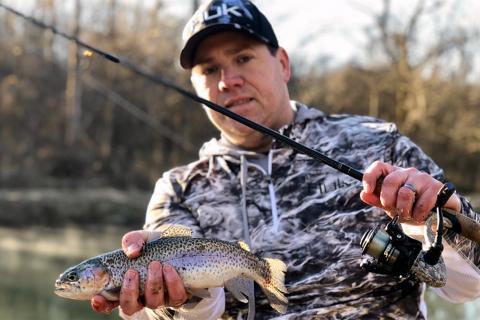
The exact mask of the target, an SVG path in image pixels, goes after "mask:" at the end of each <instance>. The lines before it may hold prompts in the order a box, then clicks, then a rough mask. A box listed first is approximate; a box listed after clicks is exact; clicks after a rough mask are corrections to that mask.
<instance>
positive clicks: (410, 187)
mask: <svg viewBox="0 0 480 320" xmlns="http://www.w3.org/2000/svg"><path fill="white" fill-rule="evenodd" d="M402 187H403V188H407V189H408V190H410V191H412V192H413V194H414V195H415V196H416V195H417V188H415V186H414V185H413V184H411V183H408V182H407V183H405V184H404V185H403V186H402Z"/></svg>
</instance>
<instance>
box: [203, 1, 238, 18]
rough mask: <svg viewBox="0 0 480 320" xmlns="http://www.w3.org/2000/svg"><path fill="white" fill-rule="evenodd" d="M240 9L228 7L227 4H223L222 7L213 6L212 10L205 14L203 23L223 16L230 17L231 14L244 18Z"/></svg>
mask: <svg viewBox="0 0 480 320" xmlns="http://www.w3.org/2000/svg"><path fill="white" fill-rule="evenodd" d="M239 9H240V7H238V6H231V7H227V4H225V3H222V5H221V6H212V7H210V10H208V11H206V12H204V13H203V21H209V20H213V19H217V18H219V17H221V16H228V15H230V14H231V15H235V16H237V17H242V16H243V14H242V13H241V12H240V11H238V10H239ZM211 10H212V11H213V13H210V11H211Z"/></svg>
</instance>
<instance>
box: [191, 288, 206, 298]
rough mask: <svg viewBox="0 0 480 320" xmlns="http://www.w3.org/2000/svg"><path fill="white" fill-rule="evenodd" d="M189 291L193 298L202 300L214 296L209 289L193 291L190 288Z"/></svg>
mask: <svg viewBox="0 0 480 320" xmlns="http://www.w3.org/2000/svg"><path fill="white" fill-rule="evenodd" d="M187 291H188V292H189V293H191V294H192V296H195V297H199V298H202V299H206V298H211V297H212V295H211V294H210V291H208V289H192V288H188V289H187Z"/></svg>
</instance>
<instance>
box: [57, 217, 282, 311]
mask: <svg viewBox="0 0 480 320" xmlns="http://www.w3.org/2000/svg"><path fill="white" fill-rule="evenodd" d="M155 260H156V261H160V262H161V263H162V264H163V263H165V264H170V265H171V266H173V267H174V268H175V269H176V270H177V272H178V274H179V275H180V277H181V278H182V280H183V283H184V285H185V288H186V289H187V290H188V291H190V292H192V293H193V294H194V295H195V292H202V290H203V289H208V288H214V287H225V289H227V290H228V291H230V292H231V293H232V295H233V296H234V297H235V298H236V299H238V300H239V301H241V302H247V299H246V297H251V294H252V292H251V290H252V289H253V281H255V282H257V283H258V285H259V286H260V287H261V289H262V291H263V292H264V293H265V295H266V296H267V298H268V301H269V303H270V305H271V307H272V308H273V309H275V310H276V311H277V312H279V313H285V312H286V310H287V304H288V300H287V298H286V297H285V295H284V293H286V292H287V290H286V288H285V284H284V281H285V274H284V273H285V271H286V266H285V264H284V263H283V262H282V261H281V260H278V259H269V258H265V259H262V258H259V257H258V256H256V255H254V254H252V253H251V252H250V251H249V248H248V246H247V245H246V244H245V243H244V242H242V241H239V242H228V241H222V240H216V239H203V238H192V237H191V230H190V229H188V228H186V227H183V226H175V227H174V228H173V229H172V228H167V230H166V232H165V233H162V237H161V238H159V239H157V240H153V241H151V242H148V243H146V244H145V246H144V247H143V250H142V254H141V255H140V256H139V257H138V258H135V259H129V258H128V257H127V256H126V255H125V254H124V252H123V250H121V249H119V250H115V251H111V252H107V253H104V254H101V255H99V256H96V257H93V258H90V259H87V260H85V261H83V262H81V263H80V264H78V265H76V266H74V267H71V268H69V269H67V270H66V271H65V272H64V273H62V274H61V275H60V276H59V278H58V279H57V280H56V282H55V293H56V294H57V295H59V296H61V297H64V298H68V299H75V300H90V299H91V298H92V297H93V296H94V295H97V294H100V295H102V296H104V297H105V298H107V299H108V300H110V301H116V300H118V299H119V293H120V287H121V286H122V282H123V277H124V275H125V273H126V271H127V270H128V269H130V268H134V269H136V270H137V271H138V273H139V275H140V294H141V295H143V290H144V283H145V279H146V276H147V267H148V264H149V263H150V262H151V261H155ZM252 280H253V281H252ZM248 283H251V286H249V285H247V284H248ZM249 291H250V292H249ZM203 292H205V290H203ZM198 296H200V297H205V296H201V295H198ZM248 300H250V298H249V299H248ZM252 300H253V299H252ZM249 310H251V308H249ZM250 316H252V315H250V314H249V318H250Z"/></svg>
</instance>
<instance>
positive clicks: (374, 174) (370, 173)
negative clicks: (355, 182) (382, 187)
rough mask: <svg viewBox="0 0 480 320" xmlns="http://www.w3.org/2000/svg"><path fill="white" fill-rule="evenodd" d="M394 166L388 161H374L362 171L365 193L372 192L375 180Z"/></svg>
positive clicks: (375, 184)
mask: <svg viewBox="0 0 480 320" xmlns="http://www.w3.org/2000/svg"><path fill="white" fill-rule="evenodd" d="M393 170H394V167H393V166H392V165H390V164H388V163H384V162H380V161H375V162H373V163H372V164H371V165H370V166H369V167H368V168H367V169H366V170H365V172H364V173H363V181H362V183H363V190H364V191H365V193H373V192H374V191H375V189H376V186H377V181H380V180H381V179H382V177H385V176H387V175H388V174H389V173H390V172H391V171H393Z"/></svg>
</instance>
